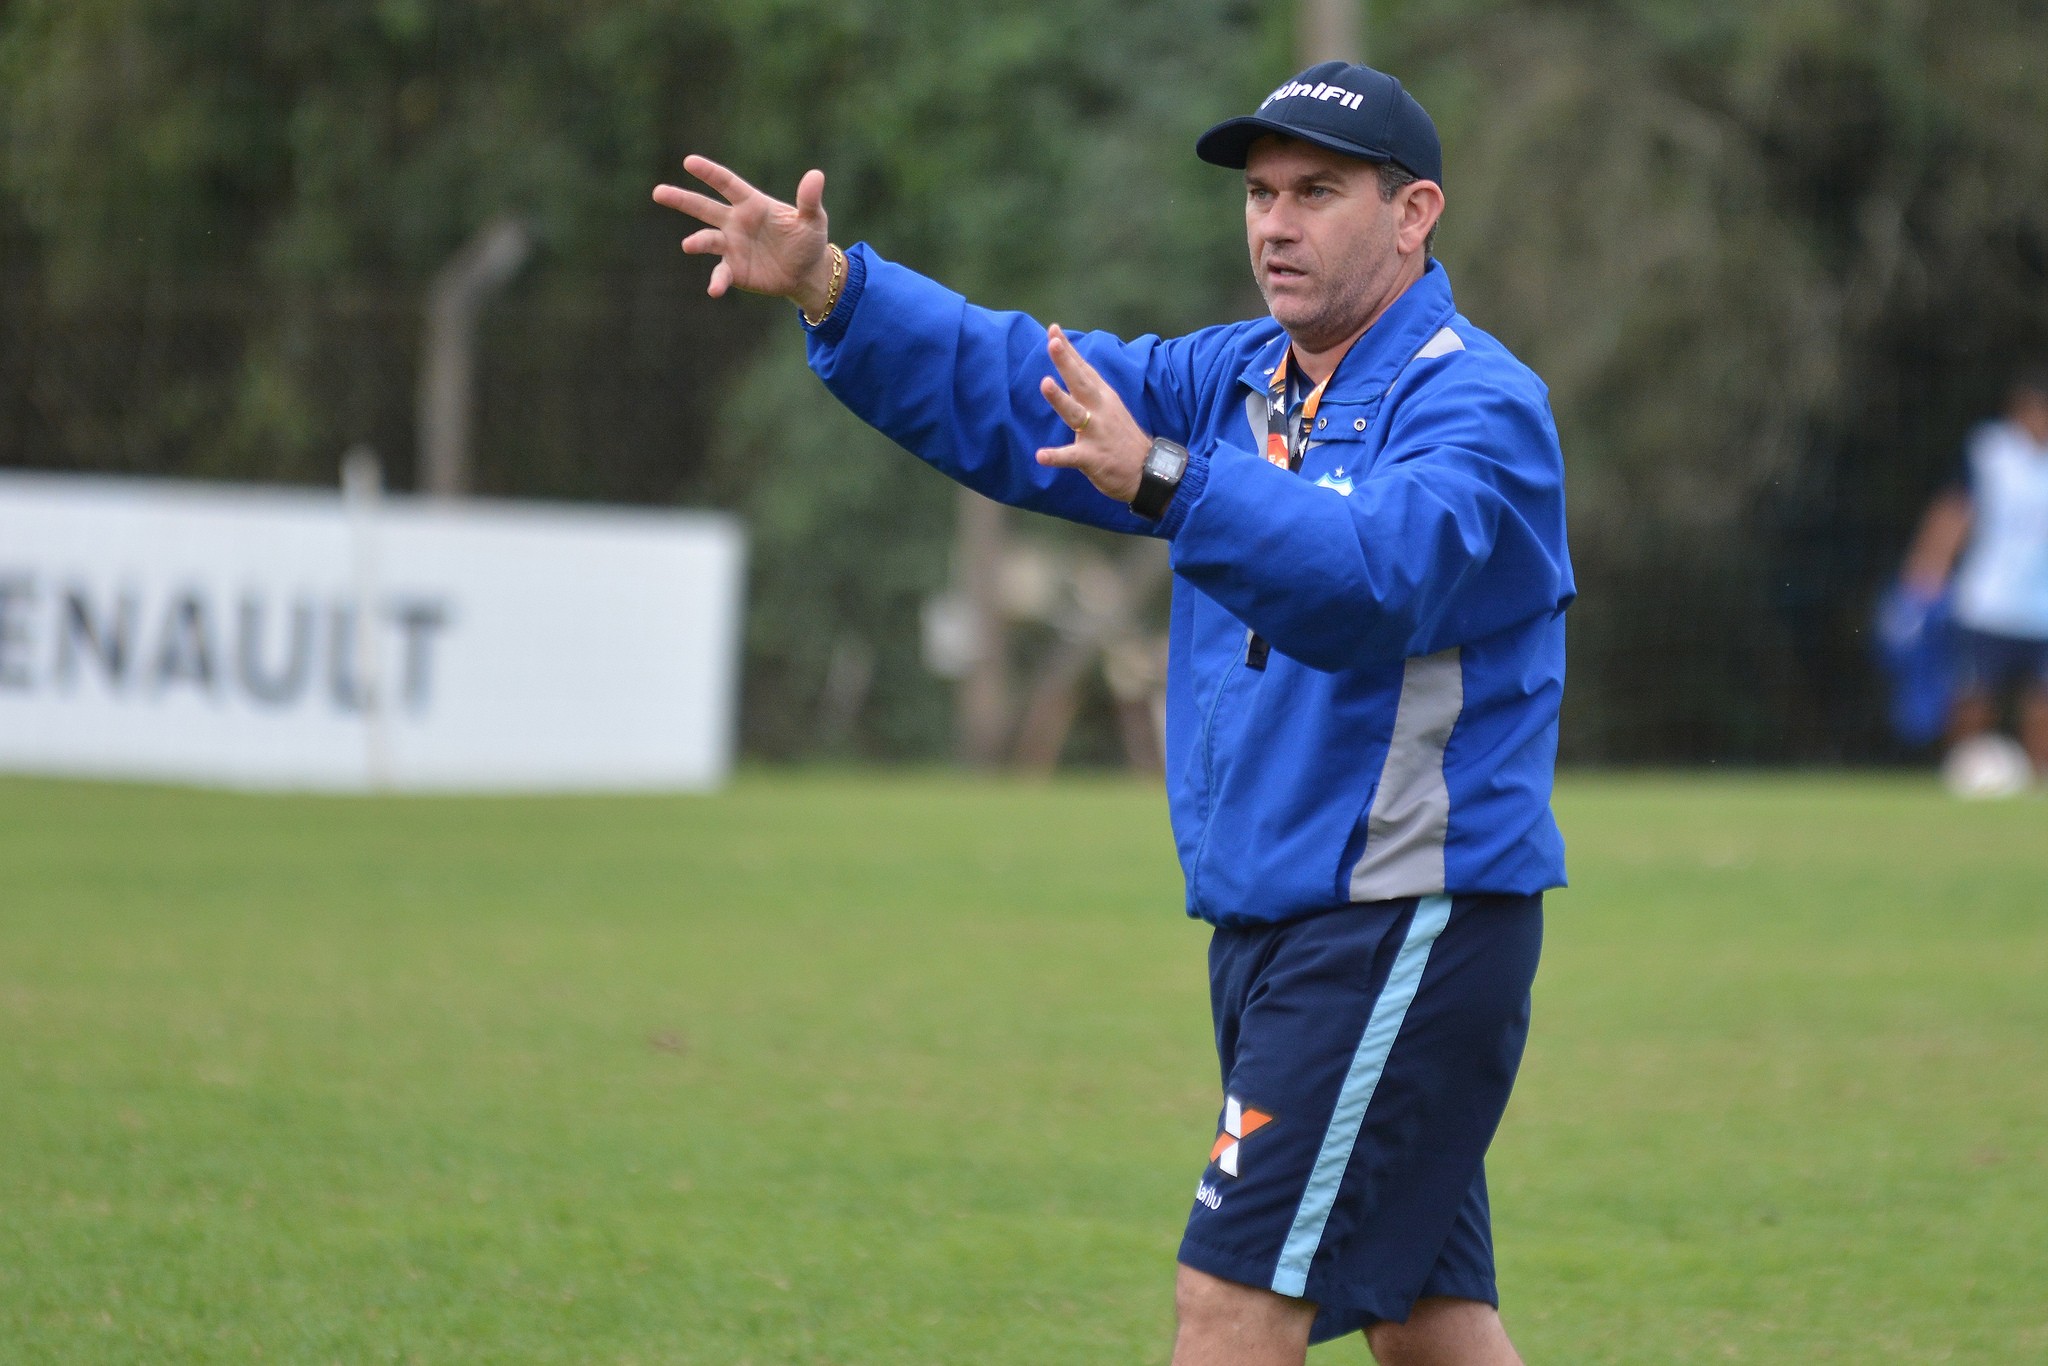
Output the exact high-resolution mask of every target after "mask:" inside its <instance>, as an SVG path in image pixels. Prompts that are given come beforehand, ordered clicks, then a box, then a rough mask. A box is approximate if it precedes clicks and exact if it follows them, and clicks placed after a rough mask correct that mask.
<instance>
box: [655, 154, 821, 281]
mask: <svg viewBox="0 0 2048 1366" xmlns="http://www.w3.org/2000/svg"><path fill="white" fill-rule="evenodd" d="M683 169H684V170H685V171H688V172H689V173H690V174H691V175H693V176H695V177H697V179H699V180H701V181H703V182H704V183H705V184H707V185H709V186H710V187H711V188H712V189H714V190H716V191H718V193H720V194H722V195H724V196H725V198H724V200H718V199H713V198H712V197H711V196H709V195H702V194H698V193H697V192H696V191H694V190H685V189H681V188H679V187H677V186H674V185H658V186H656V187H655V190H654V202H655V203H657V204H660V205H663V206H665V207H667V208H671V209H674V210H676V211H677V212H679V213H686V214H688V215H689V216H690V217H692V218H695V219H697V220H698V221H699V222H701V223H703V224H705V226H704V227H703V228H701V229H699V230H698V231H696V232H693V233H691V234H690V235H689V236H688V237H685V238H684V239H683V250H684V251H686V252H689V253H690V254H691V255H693V256H716V257H718V258H719V261H718V264H717V266H715V267H714V268H713V269H712V271H711V284H710V287H709V293H710V294H711V297H713V298H714V299H715V298H720V297H723V296H724V294H725V292H726V291H727V290H728V289H734V288H738V289H743V290H746V291H747V292H748V293H750V294H770V295H774V296H776V297H778V298H784V299H791V300H794V301H795V302H796V304H797V305H798V306H799V307H800V308H802V309H804V310H805V311H806V312H810V313H815V312H816V311H817V310H818V308H819V307H820V306H821V305H822V304H823V303H824V301H825V294H826V290H827V289H828V287H829V285H830V279H831V257H830V253H829V251H828V250H827V247H826V239H825V173H824V172H823V171H816V170H813V171H806V172H805V173H804V177H803V179H802V180H800V181H798V182H797V187H796V203H794V204H785V203H783V202H782V201H781V200H779V199H776V198H774V197H773V196H770V195H765V194H763V193H761V191H759V190H757V189H755V188H754V187H753V186H752V185H749V184H748V183H747V182H746V181H744V180H742V179H741V178H740V177H739V176H737V175H735V174H733V172H731V171H729V170H727V169H726V168H725V167H723V166H721V165H719V164H718V163H717V162H715V161H712V160H711V159H710V158H708V157H700V156H689V157H685V158H683Z"/></svg>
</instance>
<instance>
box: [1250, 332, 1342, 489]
mask: <svg viewBox="0 0 2048 1366" xmlns="http://www.w3.org/2000/svg"><path fill="white" fill-rule="evenodd" d="M1354 344H1356V339H1354ZM1350 354H1351V347H1350V346H1346V347H1345V348H1344V349H1343V350H1342V351H1340V352H1338V354H1337V360H1336V363H1335V364H1333V365H1332V366H1331V367H1330V373H1329V374H1327V375H1324V376H1323V379H1322V383H1320V384H1318V385H1316V387H1315V388H1313V389H1311V390H1309V395H1308V397H1307V398H1305V399H1303V400H1302V401H1301V423H1300V426H1299V427H1298V429H1297V430H1295V431H1292V432H1290V431H1288V429H1287V366H1288V362H1290V361H1292V360H1293V359H1294V348H1293V347H1292V346H1289V347H1288V348H1287V350H1286V352H1285V353H1283V354H1282V355H1281V357H1280V363H1279V364H1278V365H1276V366H1274V367H1273V380H1272V382H1271V383H1270V384H1268V385H1267V386H1266V459H1267V460H1269V461H1271V462H1272V463H1273V464H1275V465H1278V466H1279V467H1280V468H1281V469H1283V470H1288V471H1290V472H1292V471H1297V470H1299V469H1300V468H1301V458H1302V456H1304V455H1305V454H1307V453H1308V434H1309V432H1310V431H1311V430H1313V429H1314V427H1315V422H1316V410H1317V409H1318V408H1320V407H1322V406H1323V390H1325V389H1327V388H1329V387H1330V381H1331V380H1333V379H1335V378H1336V377H1337V366H1339V365H1342V364H1343V363H1344V357H1346V356H1348V355H1350Z"/></svg>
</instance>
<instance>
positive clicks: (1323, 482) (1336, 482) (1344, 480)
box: [1316, 465, 1351, 498]
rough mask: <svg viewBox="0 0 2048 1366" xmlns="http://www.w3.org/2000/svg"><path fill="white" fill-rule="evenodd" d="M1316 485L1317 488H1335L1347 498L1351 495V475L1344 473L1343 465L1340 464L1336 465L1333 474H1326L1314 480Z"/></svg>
mask: <svg viewBox="0 0 2048 1366" xmlns="http://www.w3.org/2000/svg"><path fill="white" fill-rule="evenodd" d="M1316 487H1317V488H1319V489H1335V490H1337V492H1339V493H1341V494H1343V495H1344V496H1345V497H1346V498H1349V497H1350V496H1351V477H1350V476H1349V475H1347V474H1345V473H1344V467H1343V466H1341V465H1340V466H1338V467H1337V472H1336V473H1335V474H1326V475H1324V476H1323V477H1322V478H1320V479H1318V480H1316Z"/></svg>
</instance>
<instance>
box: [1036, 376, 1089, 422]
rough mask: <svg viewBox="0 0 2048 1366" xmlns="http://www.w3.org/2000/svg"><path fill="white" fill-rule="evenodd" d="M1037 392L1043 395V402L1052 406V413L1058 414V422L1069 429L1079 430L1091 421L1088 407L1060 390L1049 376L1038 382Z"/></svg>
mask: <svg viewBox="0 0 2048 1366" xmlns="http://www.w3.org/2000/svg"><path fill="white" fill-rule="evenodd" d="M1038 392H1039V393H1041V394H1044V395H1045V401H1046V402H1047V403H1050V404H1051V405H1052V410H1053V412H1055V413H1057V414H1059V419H1060V421H1062V422H1064V423H1066V424H1067V425H1068V426H1069V427H1073V428H1076V429H1079V428H1081V427H1085V426H1087V425H1088V423H1089V421H1090V420H1091V419H1090V418H1089V415H1088V405H1087V404H1085V403H1083V402H1081V400H1079V399H1077V398H1075V397H1074V396H1073V395H1072V394H1070V393H1068V392H1067V391H1066V390H1064V389H1062V388H1060V386H1059V384H1058V383H1057V382H1055V381H1054V379H1053V377H1052V376H1051V375H1047V376H1046V377H1045V378H1044V379H1042V380H1040V381H1038Z"/></svg>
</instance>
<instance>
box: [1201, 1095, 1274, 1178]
mask: <svg viewBox="0 0 2048 1366" xmlns="http://www.w3.org/2000/svg"><path fill="white" fill-rule="evenodd" d="M1272 1122H1273V1117H1272V1116H1271V1115H1269V1114H1267V1113H1266V1112H1265V1111H1263V1110H1254V1109H1252V1108H1251V1107H1250V1106H1249V1105H1246V1104H1245V1103H1244V1102H1243V1101H1241V1100H1239V1099H1238V1098H1237V1097H1236V1096H1225V1097H1224V1098H1223V1132H1222V1133H1220V1134H1218V1135H1216V1146H1215V1147H1213V1148H1211V1149H1209V1160H1210V1161H1211V1162H1214V1163H1215V1164H1216V1169H1217V1170H1218V1171H1220V1172H1222V1173H1223V1174H1224V1175H1225V1176H1236V1175H1237V1174H1238V1162H1239V1158H1238V1154H1239V1152H1240V1150H1241V1149H1242V1148H1243V1147H1244V1141H1245V1140H1246V1139H1248V1138H1250V1137H1251V1136H1252V1135H1253V1134H1255V1133H1257V1132H1258V1131H1259V1130H1261V1129H1263V1128H1265V1127H1266V1126H1267V1125H1268V1124H1271V1123H1272Z"/></svg>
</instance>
